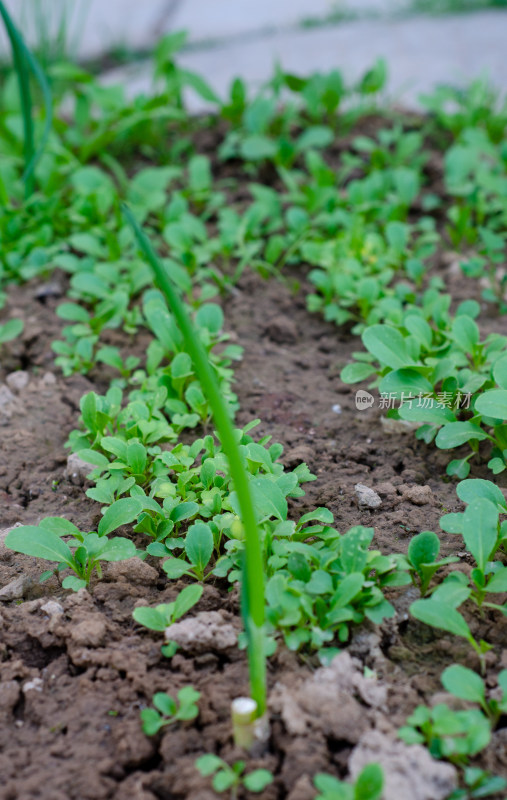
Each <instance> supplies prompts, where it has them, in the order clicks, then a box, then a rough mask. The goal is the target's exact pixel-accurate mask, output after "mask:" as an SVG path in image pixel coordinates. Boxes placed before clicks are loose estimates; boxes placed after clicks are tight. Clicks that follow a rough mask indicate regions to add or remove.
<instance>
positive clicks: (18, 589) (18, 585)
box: [0, 575, 33, 603]
mask: <svg viewBox="0 0 507 800" xmlns="http://www.w3.org/2000/svg"><path fill="white" fill-rule="evenodd" d="M32 583H33V581H32V579H31V578H30V577H29V576H28V575H20V576H19V578H14V580H13V581H11V582H10V583H8V584H7V585H6V586H4V587H3V588H2V589H0V600H3V602H4V603H8V602H10V601H11V600H20V599H21V598H22V597H24V596H25V595H26V593H27V592H28V590H29V589H30V587H31V586H32Z"/></svg>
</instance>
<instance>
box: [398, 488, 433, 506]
mask: <svg viewBox="0 0 507 800" xmlns="http://www.w3.org/2000/svg"><path fill="white" fill-rule="evenodd" d="M399 490H400V492H401V495H402V497H403V499H404V500H408V501H409V502H410V503H413V504H414V505H415V506H424V505H427V504H428V503H431V502H432V501H433V492H432V491H431V489H430V487H429V486H400V487H399Z"/></svg>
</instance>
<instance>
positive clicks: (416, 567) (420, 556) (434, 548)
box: [407, 531, 459, 597]
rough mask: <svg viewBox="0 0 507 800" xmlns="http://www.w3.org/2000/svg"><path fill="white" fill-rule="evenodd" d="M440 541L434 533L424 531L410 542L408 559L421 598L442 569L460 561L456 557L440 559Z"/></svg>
mask: <svg viewBox="0 0 507 800" xmlns="http://www.w3.org/2000/svg"><path fill="white" fill-rule="evenodd" d="M439 552H440V539H439V538H438V536H437V535H436V533H433V532H432V531H422V532H421V533H418V534H417V536H414V537H413V538H412V539H411V540H410V544H409V546H408V554H407V559H408V563H409V571H410V575H411V577H412V580H413V582H414V583H416V582H417V583H418V584H419V588H420V590H421V596H422V597H424V596H425V595H426V593H427V591H428V588H429V585H430V582H431V579H432V578H433V575H434V574H435V572H437V570H439V569H440V567H443V566H445V565H446V564H452V563H454V562H456V561H459V559H458V558H456V557H455V556H448V557H447V558H441V559H440V560H438V561H437V559H438V554H439Z"/></svg>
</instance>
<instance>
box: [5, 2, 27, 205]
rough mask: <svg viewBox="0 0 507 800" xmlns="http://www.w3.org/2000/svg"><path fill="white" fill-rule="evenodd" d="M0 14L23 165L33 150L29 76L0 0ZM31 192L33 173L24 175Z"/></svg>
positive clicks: (15, 35) (15, 33) (13, 26)
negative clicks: (14, 83)
mask: <svg viewBox="0 0 507 800" xmlns="http://www.w3.org/2000/svg"><path fill="white" fill-rule="evenodd" d="M0 16H1V17H2V20H3V23H4V25H5V29H6V31H7V35H8V36H9V40H10V43H11V48H12V59H13V61H14V69H15V70H16V74H17V77H18V85H19V97H20V101H21V114H22V116H23V132H24V145H23V152H24V157H25V165H26V166H27V165H28V164H30V163H31V161H32V159H33V154H34V151H35V145H34V137H33V120H32V96H31V92H30V76H29V72H28V66H27V62H26V56H25V53H24V51H23V48H22V46H21V44H20V38H21V37H20V36H19V33H18V31H17V29H16V27H15V25H14V23H13V21H12V19H11V17H10V15H9V14H8V12H7V9H6V8H5V6H4V4H3V2H2V0H0ZM32 192H33V175H29V176H28V177H25V195H26V197H29V196H30V195H31V194H32Z"/></svg>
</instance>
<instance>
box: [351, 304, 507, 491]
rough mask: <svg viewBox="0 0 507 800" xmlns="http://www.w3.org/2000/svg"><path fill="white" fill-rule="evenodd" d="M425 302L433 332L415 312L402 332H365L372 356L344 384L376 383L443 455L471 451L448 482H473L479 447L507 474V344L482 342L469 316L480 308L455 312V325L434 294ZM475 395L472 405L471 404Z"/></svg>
mask: <svg viewBox="0 0 507 800" xmlns="http://www.w3.org/2000/svg"><path fill="white" fill-rule="evenodd" d="M427 299H428V306H427V310H428V313H431V315H432V317H433V319H434V327H432V326H431V325H430V324H429V322H428V321H427V320H426V319H424V318H423V315H421V314H420V313H416V309H413V310H411V311H409V312H407V314H406V315H405V317H404V319H403V321H402V322H401V323H399V324H397V325H373V326H371V327H369V328H367V329H366V330H365V331H364V333H363V337H362V338H363V343H364V344H365V346H366V348H367V349H368V351H369V355H368V356H363V355H361V356H357V357H358V358H360V360H359V361H358V362H356V363H355V364H351V365H348V366H346V367H345V368H344V369H343V370H342V373H341V377H342V380H343V381H344V382H345V383H357V382H358V381H361V380H365V379H366V378H368V377H370V376H373V375H376V376H377V384H378V388H379V391H380V392H381V394H383V395H384V396H387V397H389V398H391V400H393V401H396V400H399V401H401V405H400V408H399V409H396V410H394V411H390V415H391V416H399V417H401V418H402V419H406V420H409V421H412V422H419V423H425V424H423V426H422V427H420V428H419V430H418V431H417V433H416V436H417V438H419V439H423V440H424V441H425V442H426V443H430V442H431V441H433V439H434V440H435V444H436V445H437V447H439V448H441V449H443V450H449V449H453V448H456V447H460V446H461V445H463V444H466V443H468V444H469V446H470V448H471V452H470V453H469V455H467V456H465V457H464V458H462V459H455V460H453V461H451V462H450V464H449V465H448V468H447V473H448V474H449V475H456V476H457V477H460V478H465V477H466V476H467V475H468V472H469V470H470V465H469V463H468V462H469V460H470V458H471V457H472V456H473V455H474V454H475V453H477V452H478V450H479V443H480V442H481V441H489V442H490V443H491V444H492V445H493V448H494V449H493V453H492V455H493V458H492V460H491V461H490V464H489V466H490V468H491V469H493V470H494V471H496V472H500V471H502V470H503V469H504V467H505V464H504V460H503V459H504V455H503V451H504V450H506V452H507V427H506V425H505V423H504V419H505V418H506V416H507V402H506V398H507V390H506V389H504V388H503V387H504V386H507V358H506V357H505V349H506V345H507V340H506V339H505V337H502V336H495V335H493V336H489V337H488V339H487V340H486V341H484V342H481V341H480V332H479V328H478V326H477V324H476V323H475V322H474V320H473V319H472V317H471V316H469V313H470V311H472V312H474V313H476V312H477V311H478V309H477V308H476V305H475V304H472V306H473V307H470V308H469V307H468V306H465V307H464V308H462V309H458V312H459V313H458V314H457V315H456V317H455V318H454V319H453V320H451V318H450V317H449V315H448V314H447V310H446V307H445V306H444V307H443V308H442V307H441V303H437V305H436V306H435V305H434V299H435V298H434V295H432V294H431V293H429V294H428V295H427ZM437 312H438V313H437ZM466 312H468V313H466ZM375 362H377V363H378V365H379V366H375ZM495 386H499V387H500V388H493V387H495ZM465 395H466V397H467V398H468V399H469V400H468V401H467V402H466V403H464V401H463V398H464V396H465ZM472 395H474V396H475V399H474V400H473V401H472V402H470V401H471V398H472ZM387 405H389V404H387ZM463 406H465V407H463Z"/></svg>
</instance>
